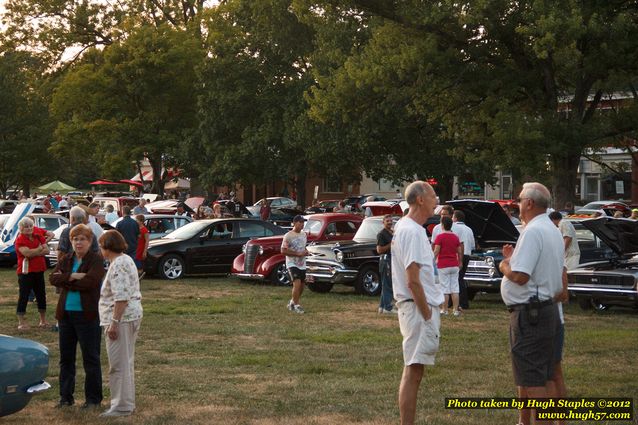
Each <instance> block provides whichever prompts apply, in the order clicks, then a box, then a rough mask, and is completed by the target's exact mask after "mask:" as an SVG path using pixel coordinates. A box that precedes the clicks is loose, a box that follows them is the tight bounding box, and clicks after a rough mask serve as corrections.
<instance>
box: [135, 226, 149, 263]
mask: <svg viewBox="0 0 638 425" xmlns="http://www.w3.org/2000/svg"><path fill="white" fill-rule="evenodd" d="M145 235H148V229H147V228H146V226H142V227H140V237H139V239H138V240H137V251H135V259H136V260H143V259H144V258H143V254H144V247H145V246H146V237H145Z"/></svg>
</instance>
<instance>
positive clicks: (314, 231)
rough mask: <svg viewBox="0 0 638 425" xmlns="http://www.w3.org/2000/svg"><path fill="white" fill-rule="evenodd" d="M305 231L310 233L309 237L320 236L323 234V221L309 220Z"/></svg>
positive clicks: (304, 227)
mask: <svg viewBox="0 0 638 425" xmlns="http://www.w3.org/2000/svg"><path fill="white" fill-rule="evenodd" d="M303 231H304V232H306V233H308V234H309V235H318V234H319V232H321V221H319V220H308V221H306V224H305V225H304V226H303Z"/></svg>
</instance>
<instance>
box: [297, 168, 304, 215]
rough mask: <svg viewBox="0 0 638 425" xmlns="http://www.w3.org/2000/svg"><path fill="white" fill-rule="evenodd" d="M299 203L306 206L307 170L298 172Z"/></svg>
mask: <svg viewBox="0 0 638 425" xmlns="http://www.w3.org/2000/svg"><path fill="white" fill-rule="evenodd" d="M296 189H297V205H298V206H300V207H301V208H302V209H304V208H306V171H305V170H303V171H301V172H299V173H298V174H297V188H296Z"/></svg>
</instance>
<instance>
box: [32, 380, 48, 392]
mask: <svg viewBox="0 0 638 425" xmlns="http://www.w3.org/2000/svg"><path fill="white" fill-rule="evenodd" d="M49 388H51V384H49V383H48V382H47V381H42V382H40V383H39V384H36V385H32V386H30V387H29V388H27V394H40V393H43V392H45V391H46V390H48V389H49Z"/></svg>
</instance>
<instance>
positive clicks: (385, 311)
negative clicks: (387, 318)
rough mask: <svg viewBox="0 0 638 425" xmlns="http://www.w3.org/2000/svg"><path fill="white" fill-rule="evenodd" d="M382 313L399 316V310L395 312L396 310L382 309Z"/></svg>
mask: <svg viewBox="0 0 638 425" xmlns="http://www.w3.org/2000/svg"><path fill="white" fill-rule="evenodd" d="M382 313H383V314H399V310H397V309H396V308H393V309H392V310H386V309H383V311H382Z"/></svg>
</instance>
